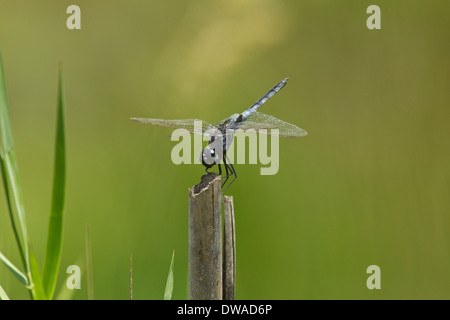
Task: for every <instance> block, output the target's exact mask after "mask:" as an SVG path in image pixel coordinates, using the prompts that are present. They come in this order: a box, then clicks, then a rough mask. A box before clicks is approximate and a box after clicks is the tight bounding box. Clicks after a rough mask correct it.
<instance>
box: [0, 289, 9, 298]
mask: <svg viewBox="0 0 450 320" xmlns="http://www.w3.org/2000/svg"><path fill="white" fill-rule="evenodd" d="M0 300H9V297H8V295H7V294H6V292H5V290H3V287H2V285H0Z"/></svg>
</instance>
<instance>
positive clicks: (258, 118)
mask: <svg viewBox="0 0 450 320" xmlns="http://www.w3.org/2000/svg"><path fill="white" fill-rule="evenodd" d="M239 129H243V130H248V129H254V130H256V131H258V132H261V133H266V134H269V135H270V134H271V130H263V131H261V130H262V129H278V130H279V136H280V137H283V138H297V137H303V136H306V135H307V134H308V133H307V132H306V131H305V130H303V129H301V128H299V127H297V126H296V125H294V124H291V123H288V122H285V121H283V120H280V119H278V118H275V117H274V116H271V115H268V114H265V113H262V112H255V113H254V114H253V115H252V116H250V118H248V120H247V121H244V122H243V123H242V124H241V125H240V126H239Z"/></svg>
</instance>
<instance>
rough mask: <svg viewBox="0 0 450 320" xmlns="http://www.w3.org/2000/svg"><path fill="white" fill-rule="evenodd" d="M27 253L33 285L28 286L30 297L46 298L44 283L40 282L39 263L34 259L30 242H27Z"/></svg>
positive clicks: (35, 298)
mask: <svg viewBox="0 0 450 320" xmlns="http://www.w3.org/2000/svg"><path fill="white" fill-rule="evenodd" d="M28 247H29V251H28V252H29V254H30V258H29V259H30V273H31V278H32V279H33V285H32V286H31V287H30V288H29V289H30V290H31V292H32V297H33V299H34V300H47V295H46V294H45V289H44V285H43V284H42V278H41V273H40V270H39V263H38V261H37V259H36V255H35V254H34V251H33V249H32V248H31V244H28Z"/></svg>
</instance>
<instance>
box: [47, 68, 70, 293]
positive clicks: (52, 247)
mask: <svg viewBox="0 0 450 320" xmlns="http://www.w3.org/2000/svg"><path fill="white" fill-rule="evenodd" d="M58 79H59V80H58V85H59V89H58V113H57V121H56V139H55V160H54V161H55V162H54V166H53V194H52V204H51V210H50V218H49V224H48V236H47V251H46V254H45V263H44V271H43V277H42V279H43V284H44V287H45V292H46V293H47V297H48V298H49V299H51V298H52V297H53V294H54V292H55V286H56V280H57V278H58V271H59V264H60V262H61V251H62V250H61V247H62V229H63V212H64V196H65V185H66V145H65V130H64V92H63V90H64V88H63V70H62V64H61V63H60V64H59V76H58Z"/></svg>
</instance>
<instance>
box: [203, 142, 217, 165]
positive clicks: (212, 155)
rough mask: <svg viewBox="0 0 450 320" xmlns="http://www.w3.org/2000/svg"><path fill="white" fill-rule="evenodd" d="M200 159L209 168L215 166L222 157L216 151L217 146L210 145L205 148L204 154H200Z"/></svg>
mask: <svg viewBox="0 0 450 320" xmlns="http://www.w3.org/2000/svg"><path fill="white" fill-rule="evenodd" d="M219 151H220V150H219ZM200 161H201V162H202V164H203V165H204V166H205V167H206V168H208V169H209V168H211V167H213V166H214V165H215V164H218V163H220V158H219V155H218V153H217V152H216V148H214V147H211V145H208V146H207V147H206V148H205V149H203V150H202V154H201V155H200Z"/></svg>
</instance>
